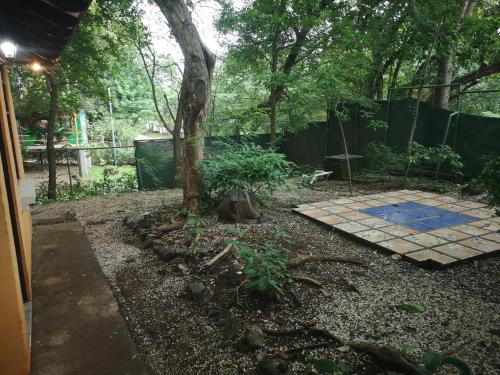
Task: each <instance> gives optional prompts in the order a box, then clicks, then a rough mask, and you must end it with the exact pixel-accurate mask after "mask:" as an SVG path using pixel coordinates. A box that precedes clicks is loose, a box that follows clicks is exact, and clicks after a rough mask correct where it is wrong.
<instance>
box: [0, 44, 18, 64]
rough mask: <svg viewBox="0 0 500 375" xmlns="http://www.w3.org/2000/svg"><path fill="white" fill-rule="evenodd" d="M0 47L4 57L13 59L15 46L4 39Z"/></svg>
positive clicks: (15, 50)
mask: <svg viewBox="0 0 500 375" xmlns="http://www.w3.org/2000/svg"><path fill="white" fill-rule="evenodd" d="M0 49H1V50H2V53H3V55H4V56H5V58H6V59H11V60H14V59H15V58H16V52H17V46H16V45H15V44H14V43H12V42H10V41H8V40H6V41H4V42H2V43H1V44H0Z"/></svg>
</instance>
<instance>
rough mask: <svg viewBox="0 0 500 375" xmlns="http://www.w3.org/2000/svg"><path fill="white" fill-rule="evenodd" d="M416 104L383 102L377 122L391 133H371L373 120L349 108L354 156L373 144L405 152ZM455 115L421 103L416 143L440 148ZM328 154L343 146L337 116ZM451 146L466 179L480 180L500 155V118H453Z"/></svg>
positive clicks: (346, 126)
mask: <svg viewBox="0 0 500 375" xmlns="http://www.w3.org/2000/svg"><path fill="white" fill-rule="evenodd" d="M414 105H415V101H414V100H412V99H401V100H393V101H391V102H390V103H389V108H387V102H386V101H383V102H379V108H378V109H377V110H376V111H375V113H374V116H373V119H377V120H383V121H387V123H388V128H387V131H384V130H371V129H370V128H369V127H368V124H369V121H370V120H369V119H366V118H363V117H362V116H361V115H360V113H361V111H360V110H359V108H357V107H356V106H350V107H348V110H349V114H350V116H349V117H350V119H349V120H348V121H346V122H345V123H344V131H345V133H346V137H347V139H348V144H349V148H350V150H351V152H352V153H354V154H360V155H364V154H365V150H366V146H367V144H368V143H370V142H386V144H387V145H388V146H391V147H392V148H393V149H395V150H399V151H402V150H405V149H406V147H407V143H408V136H409V134H410V126H411V117H412V111H413V109H412V108H414V107H413V106H414ZM453 112H455V111H447V110H443V109H439V108H434V107H432V106H431V105H429V104H427V103H420V107H419V113H418V122H417V128H416V131H415V136H414V140H415V142H418V143H420V144H422V145H424V146H427V147H432V146H438V145H440V144H441V143H442V142H443V137H444V134H445V129H446V125H447V122H448V118H449V116H450V115H451V114H453ZM327 128H328V154H329V155H332V154H340V153H342V152H343V146H342V143H341V142H342V141H341V136H340V129H339V125H338V122H337V120H336V118H335V116H334V114H333V113H329V116H328V121H327ZM446 144H447V145H449V146H450V147H452V148H453V149H454V150H455V151H456V152H457V153H458V154H460V156H461V157H462V162H463V163H464V175H465V176H466V177H474V176H477V175H478V174H479V173H480V172H481V170H482V167H483V165H484V163H485V160H486V157H487V156H488V155H489V154H490V153H492V152H496V153H499V154H500V118H498V117H484V116H475V115H468V114H464V113H459V114H458V116H457V115H454V116H452V119H451V121H450V129H449V133H448V137H447V142H446Z"/></svg>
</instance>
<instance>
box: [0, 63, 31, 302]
mask: <svg viewBox="0 0 500 375" xmlns="http://www.w3.org/2000/svg"><path fill="white" fill-rule="evenodd" d="M7 76H8V70H7V67H6V66H5V65H2V69H1V79H0V136H1V137H2V139H3V142H2V146H3V148H4V150H2V151H3V154H4V155H5V160H4V163H5V167H6V168H5V170H6V171H7V173H6V174H5V176H4V179H5V181H6V182H5V186H6V187H8V190H6V192H5V194H6V195H5V197H6V198H7V199H8V203H10V205H11V206H10V207H13V209H12V212H10V215H13V218H14V220H12V221H11V222H12V223H14V225H13V227H12V233H13V236H14V241H15V244H16V251H18V252H19V254H20V255H21V264H18V268H19V273H20V274H22V280H21V282H22V283H23V284H22V290H23V291H24V293H25V299H26V300H31V234H32V233H31V216H30V212H29V211H23V209H22V207H21V196H20V192H19V185H18V184H19V179H20V175H22V176H23V177H24V169H23V168H22V156H21V151H20V145H19V138H18V137H13V136H12V133H13V131H12V128H14V127H15V126H16V124H15V122H14V123H13V124H12V123H11V126H9V117H8V115H9V116H12V117H10V118H14V120H15V115H14V106H13V105H12V96H11V92H10V86H9V80H8V77H7ZM6 77H7V79H6ZM2 82H3V85H2ZM7 105H9V113H8V112H7ZM13 130H14V133H15V134H16V135H17V129H13ZM16 140H17V142H16ZM17 154H19V157H18V158H17V159H18V161H19V162H20V163H21V166H19V164H18V162H17V161H16V155H17ZM2 173H3V170H2ZM0 283H1V280H0Z"/></svg>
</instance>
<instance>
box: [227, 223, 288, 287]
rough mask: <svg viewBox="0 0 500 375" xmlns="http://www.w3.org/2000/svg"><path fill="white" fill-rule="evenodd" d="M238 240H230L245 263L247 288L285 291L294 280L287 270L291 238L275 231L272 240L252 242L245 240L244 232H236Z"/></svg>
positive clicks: (237, 254)
mask: <svg viewBox="0 0 500 375" xmlns="http://www.w3.org/2000/svg"><path fill="white" fill-rule="evenodd" d="M235 234H237V235H238V239H237V240H232V241H228V242H229V243H232V244H233V245H234V246H235V247H236V249H237V252H236V256H237V257H238V258H240V259H241V260H243V262H244V263H245V270H244V273H245V276H246V278H247V279H248V282H247V283H246V284H245V287H246V288H247V289H251V290H255V291H260V292H266V291H270V290H274V291H276V292H278V293H283V288H284V287H285V285H286V284H289V283H291V282H292V281H293V280H292V278H291V277H290V274H289V273H288V270H287V263H288V258H287V253H288V250H287V249H286V248H285V245H286V244H290V243H291V240H290V239H289V238H288V236H287V235H286V234H285V233H284V232H281V231H273V232H272V236H273V238H272V239H271V240H267V241H265V242H263V243H251V242H247V241H245V240H243V238H244V237H245V235H246V234H245V233H244V232H235Z"/></svg>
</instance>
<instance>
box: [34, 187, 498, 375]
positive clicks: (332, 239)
mask: <svg viewBox="0 0 500 375" xmlns="http://www.w3.org/2000/svg"><path fill="white" fill-rule="evenodd" d="M355 187H356V190H357V192H358V193H374V192H377V191H381V190H390V189H391V188H393V187H391V186H390V185H387V184H374V183H365V184H357V185H356V186H355ZM412 188H413V186H412ZM346 192H347V187H346V185H345V184H344V183H342V182H324V183H320V184H318V185H315V186H313V187H312V188H298V187H297V188H292V189H288V190H282V191H280V192H278V193H277V194H275V195H274V197H273V199H272V200H271V202H270V203H269V206H268V207H267V211H266V212H265V217H264V218H265V219H264V220H263V222H261V223H253V224H245V225H242V227H243V228H247V229H250V230H252V231H253V232H254V233H256V235H261V236H262V238H264V237H265V236H266V235H267V233H269V231H270V230H271V229H272V228H279V229H280V230H282V231H284V232H286V233H287V234H288V235H289V236H290V237H291V238H292V239H294V240H295V245H294V246H293V249H292V250H293V253H292V255H308V254H324V255H342V256H349V257H359V258H362V259H364V260H365V261H366V262H367V263H369V265H370V267H369V268H362V267H359V266H356V265H352V264H335V263H328V264H315V263H311V264H309V263H308V264H305V265H303V266H301V267H299V268H297V269H294V270H292V271H291V272H292V273H293V274H295V275H300V276H309V277H314V279H316V280H318V281H320V282H321V283H322V284H323V286H324V288H325V289H326V291H327V295H326V296H325V295H323V294H322V293H321V292H320V291H319V290H318V289H317V288H314V287H310V286H308V285H305V284H302V283H300V284H297V285H296V286H294V287H293V288H292V289H291V290H292V293H285V294H284V295H283V296H279V297H275V298H269V297H263V296H256V295H253V294H251V293H249V292H248V291H247V290H246V289H244V288H240V289H239V293H238V301H239V304H237V303H236V288H237V287H238V286H239V285H240V284H241V281H242V280H243V276H242V274H241V265H240V264H239V263H238V262H237V260H236V259H235V257H234V255H228V256H226V257H225V258H223V260H222V261H221V262H219V263H218V264H217V265H216V266H214V267H213V269H205V268H204V267H203V266H204V265H205V264H206V262H207V261H208V260H209V259H211V258H212V257H213V256H214V255H216V254H217V253H218V252H220V251H221V250H222V249H223V248H224V245H225V243H224V240H225V239H226V238H227V237H228V236H230V233H229V232H228V227H229V226H230V225H229V224H223V223H219V222H217V220H216V218H215V216H213V215H209V216H208V217H207V218H206V221H207V226H206V228H205V230H204V235H203V237H202V239H201V241H200V243H199V244H198V246H197V252H196V254H195V255H194V256H193V257H189V258H174V259H173V260H171V261H169V262H168V263H165V262H163V261H161V260H159V258H158V257H157V256H156V254H155V253H154V252H153V251H152V250H151V249H144V248H143V247H142V243H141V241H140V240H139V238H138V236H137V234H136V233H134V232H133V231H132V230H130V229H129V228H128V227H126V226H125V225H124V224H123V219H124V218H125V217H126V216H127V217H130V218H135V220H137V219H138V218H140V217H141V215H142V214H143V213H144V212H145V211H150V212H155V213H156V212H165V213H168V212H173V211H174V210H175V209H176V208H177V207H178V205H179V204H180V201H181V194H180V192H179V191H163V192H149V193H132V194H127V195H124V196H121V197H107V198H105V197H101V198H91V199H88V200H85V201H80V202H73V203H65V204H51V205H48V206H44V207H38V208H37V209H36V212H35V218H37V219H39V218H40V219H41V218H44V217H53V216H54V212H57V211H61V210H66V211H67V210H74V212H75V213H76V217H77V219H78V220H80V222H81V223H82V224H83V225H84V227H85V230H86V232H87V234H88V236H89V239H90V241H91V244H92V248H93V250H94V251H95V254H96V256H97V259H98V260H99V263H100V264H101V267H102V268H103V270H104V272H105V274H106V276H107V278H108V280H109V282H110V284H111V285H112V287H113V290H114V293H115V296H116V298H117V299H118V301H119V305H120V309H121V312H122V314H123V315H124V317H125V319H126V321H127V322H128V324H129V328H130V330H131V334H132V336H133V338H134V340H135V342H136V345H137V346H138V349H139V351H140V352H141V354H142V355H143V356H144V359H145V361H146V362H147V364H148V365H149V366H151V367H152V368H153V369H154V370H155V371H156V373H158V374H184V373H185V374H188V373H189V374H242V373H244V374H253V373H255V366H256V362H257V357H262V356H263V355H265V354H268V355H276V354H277V353H279V352H283V351H284V350H287V349H293V348H296V347H300V346H302V345H308V344H315V343H316V344H317V343H320V342H321V341H324V340H322V339H321V338H317V337H312V336H309V335H303V334H298V335H291V336H282V337H281V336H273V335H269V334H268V335H265V343H264V346H263V348H261V349H258V350H253V349H252V350H250V349H249V348H248V347H246V346H245V345H244V343H243V342H242V340H241V338H240V335H239V334H234V333H235V332H236V331H238V328H239V327H240V326H241V325H244V324H245V323H256V324H258V325H259V326H261V327H262V328H265V329H270V330H278V331H279V330H291V329H294V328H299V327H301V326H302V325H303V324H304V323H305V322H306V323H311V322H314V323H315V326H317V327H320V328H325V329H328V330H330V331H331V332H334V333H335V334H336V335H338V336H340V337H341V338H343V339H350V340H356V341H369V342H374V343H378V344H383V345H390V346H392V347H395V348H401V347H405V348H407V349H408V350H409V352H410V354H412V355H415V356H416V357H421V356H422V354H423V353H424V352H426V351H428V350H434V351H439V352H445V353H449V354H453V355H455V356H457V357H460V358H462V359H464V360H465V361H467V362H468V363H469V364H470V365H471V366H472V367H473V368H474V370H475V371H476V373H478V374H492V375H493V374H497V373H498V369H499V368H500V354H499V353H500V350H499V348H500V338H499V336H498V330H497V328H498V327H499V326H500V297H499V296H500V283H499V281H500V261H499V259H498V258H491V259H481V260H477V261H474V262H470V263H464V264H461V265H458V266H457V267H453V268H451V269H445V270H428V269H421V268H418V267H416V266H415V265H413V264H410V263H407V262H404V261H396V260H393V259H391V257H390V256H387V255H385V254H381V253H379V252H378V251H377V250H375V249H372V248H370V247H367V246H366V245H364V244H361V243H358V242H355V241H353V240H350V239H347V238H345V237H343V236H341V235H339V234H337V233H334V232H331V231H328V230H326V229H324V228H322V227H320V226H318V225H315V224H314V223H312V222H310V221H308V220H306V219H304V218H301V217H299V216H296V215H293V214H292V213H291V210H290V208H291V206H292V205H294V204H298V203H307V202H314V201H319V200H323V199H332V198H335V197H338V196H344V195H346ZM165 241H166V242H167V243H168V244H169V245H171V246H186V243H185V241H187V240H186V239H185V237H184V233H183V232H182V231H176V232H172V233H171V234H169V235H168V236H167V237H166V238H165ZM131 256H132V257H133V259H134V261H127V259H129V260H130V259H131V258H130V257H131ZM238 272H239V273H238ZM196 280H199V281H202V282H204V284H205V285H207V286H210V287H211V288H212V289H213V290H214V296H213V298H212V299H211V300H210V302H209V303H207V304H201V303H199V302H198V301H195V300H194V299H193V298H192V297H191V294H190V292H189V291H188V286H189V284H190V283H192V282H193V281H196ZM402 303H419V304H422V305H424V306H425V310H426V311H425V312H424V313H422V314H415V313H411V312H408V311H404V310H401V309H399V308H398V306H399V305H401V304H402ZM495 332H496V333H495ZM312 358H331V359H336V360H339V361H344V362H346V363H348V365H349V366H350V367H351V369H352V370H353V373H354V374H376V373H377V372H379V371H380V368H379V367H378V366H377V365H375V364H374V363H373V362H372V361H371V360H369V359H368V358H367V356H366V355H364V354H361V353H358V352H356V351H353V350H352V349H349V348H343V347H339V346H338V345H331V346H326V347H321V348H317V349H312V350H304V351H303V352H299V355H298V356H296V357H295V358H294V359H293V360H287V361H286V363H287V364H288V366H289V372H290V373H293V374H301V373H308V372H309V371H310V369H311V366H310V360H311V359H312Z"/></svg>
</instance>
